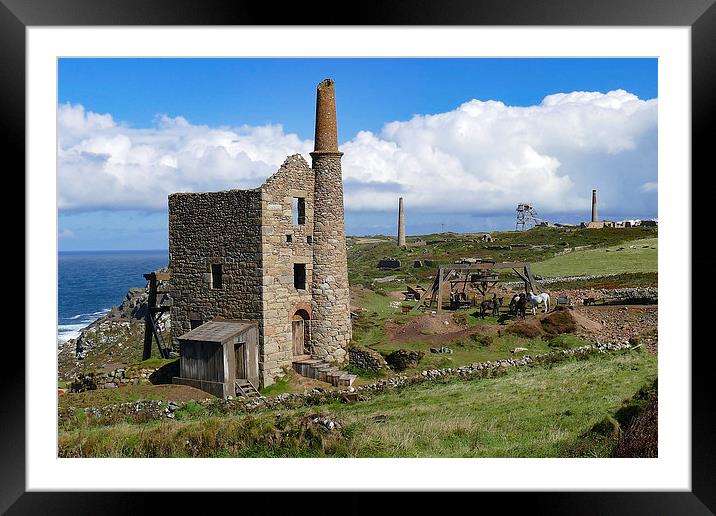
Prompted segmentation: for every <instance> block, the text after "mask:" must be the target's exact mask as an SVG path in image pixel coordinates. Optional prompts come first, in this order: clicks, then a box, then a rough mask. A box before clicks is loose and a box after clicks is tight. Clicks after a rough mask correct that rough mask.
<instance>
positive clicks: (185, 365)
mask: <svg viewBox="0 0 716 516" xmlns="http://www.w3.org/2000/svg"><path fill="white" fill-rule="evenodd" d="M178 340H179V354H180V362H179V364H180V365H179V376H177V377H174V378H173V380H172V381H173V383H178V384H183V385H191V386H192V387H196V388H198V389H201V390H203V391H206V392H209V393H211V394H213V395H214V396H219V397H221V398H226V397H227V396H235V395H236V390H237V385H245V384H246V382H249V383H250V384H251V385H252V386H253V388H254V389H258V387H259V363H258V340H259V328H258V322H255V321H235V320H213V321H209V322H206V323H204V324H202V325H201V326H199V327H197V328H194V329H193V330H191V331H189V332H188V333H185V334H184V335H182V336H181V337H179V338H178Z"/></svg>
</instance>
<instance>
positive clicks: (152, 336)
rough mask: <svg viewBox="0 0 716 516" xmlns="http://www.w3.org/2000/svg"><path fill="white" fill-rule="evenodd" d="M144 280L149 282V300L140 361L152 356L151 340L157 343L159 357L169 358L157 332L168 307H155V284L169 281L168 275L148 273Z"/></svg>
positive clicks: (167, 350)
mask: <svg viewBox="0 0 716 516" xmlns="http://www.w3.org/2000/svg"><path fill="white" fill-rule="evenodd" d="M144 279H146V280H147V281H148V282H149V299H148V300H147V311H146V313H145V314H144V349H143V350H142V360H147V359H148V358H150V357H151V356H152V340H156V341H157V347H158V348H159V355H160V356H161V357H162V358H169V357H170V355H169V347H167V346H165V345H164V342H163V341H162V334H161V333H160V331H159V320H160V319H161V317H162V314H164V312H167V311H168V310H169V307H168V306H157V284H158V283H159V281H167V280H168V279H169V273H168V272H150V273H149V274H145V275H144Z"/></svg>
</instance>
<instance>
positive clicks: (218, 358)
mask: <svg viewBox="0 0 716 516" xmlns="http://www.w3.org/2000/svg"><path fill="white" fill-rule="evenodd" d="M179 348H180V353H181V367H180V368H181V374H180V376H181V377H182V378H193V379H196V380H208V381H211V382H223V381H224V354H223V352H222V346H221V344H218V343H216V342H200V341H181V342H180V344H179Z"/></svg>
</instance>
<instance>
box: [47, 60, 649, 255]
mask: <svg viewBox="0 0 716 516" xmlns="http://www.w3.org/2000/svg"><path fill="white" fill-rule="evenodd" d="M326 77H331V78H333V79H334V80H335V81H336V88H337V93H336V96H337V102H338V117H339V120H338V126H339V139H340V142H341V146H342V147H343V150H344V152H348V151H352V154H351V156H348V155H347V156H346V157H345V158H344V179H345V181H346V210H347V213H346V223H347V231H348V233H350V234H375V233H387V234H392V233H393V232H394V231H393V230H394V228H393V226H394V225H395V221H394V220H393V219H394V218H395V217H394V216H393V215H394V213H393V211H394V207H393V206H392V201H391V199H392V198H393V197H395V199H396V203H397V195H404V196H405V197H406V212H407V215H408V217H410V218H409V219H408V222H409V223H408V233H409V234H419V233H425V232H431V231H440V230H441V228H442V227H443V226H442V225H443V224H444V225H445V226H444V227H445V229H446V230H453V231H480V230H490V229H508V228H510V227H513V226H514V222H513V221H514V208H513V207H512V208H511V207H510V206H512V205H513V204H514V205H516V203H517V202H522V200H523V199H519V200H517V198H516V196H518V195H522V196H523V197H526V198H527V199H529V198H530V194H531V191H533V192H535V193H534V195H535V197H536V199H538V200H542V203H543V205H542V210H541V212H544V213H545V214H555V215H554V216H550V217H549V218H550V219H555V220H556V219H557V218H559V219H569V218H575V217H581V219H580V220H582V219H584V217H585V215H583V214H582V213H581V211H580V210H578V209H576V208H574V207H572V208H569V207H567V206H566V205H567V204H569V203H560V202H559V195H557V194H560V195H567V194H568V193H570V194H571V193H572V192H575V195H576V194H577V193H578V195H579V197H580V202H582V201H583V200H582V199H581V198H582V197H584V198H585V199H586V198H587V197H588V194H589V192H584V191H583V190H586V189H587V188H588V186H589V185H591V184H592V183H598V182H599V181H598V180H597V178H598V177H600V176H601V175H602V174H601V172H600V170H601V168H600V167H603V168H604V169H605V170H606V169H608V170H610V171H616V172H614V173H615V174H619V175H623V174H624V173H631V171H636V170H638V173H637V172H635V173H634V176H635V177H634V181H633V182H631V183H629V182H627V183H628V184H625V185H624V188H626V189H631V190H634V191H638V192H639V193H640V195H642V197H643V202H642V197H639V202H638V203H636V205H633V206H632V207H631V208H630V206H628V204H629V203H626V202H625V200H627V199H630V198H632V197H633V195H634V194H633V193H630V192H629V191H621V190H618V189H616V187H615V186H614V185H613V184H611V183H612V182H607V181H604V185H603V186H602V185H600V186H601V188H602V189H603V190H604V193H603V195H602V196H600V200H601V199H602V198H603V199H604V202H605V205H604V208H605V209H607V211H609V212H610V215H611V216H612V217H613V218H619V217H622V218H633V217H643V218H647V217H656V215H657V214H656V212H655V210H656V182H657V179H656V126H655V110H656V105H655V102H656V101H654V103H651V104H648V103H643V102H641V101H646V100H649V99H656V98H657V96H658V90H657V60H656V59H61V60H60V61H59V90H58V106H59V108H60V110H61V112H60V127H59V132H60V139H61V142H62V143H61V146H62V153H61V159H60V169H59V178H58V190H59V197H60V212H59V213H60V214H59V226H60V227H59V233H60V239H59V246H60V250H80V249H88V250H89V249H160V248H166V246H167V235H166V231H167V230H166V228H167V220H166V219H167V214H166V209H165V208H164V209H163V208H162V206H165V203H166V195H165V194H166V192H164V191H161V187H163V185H166V187H167V188H168V189H169V190H168V191H172V190H171V189H172V188H173V187H186V186H187V185H189V187H191V188H196V189H199V190H202V189H203V190H210V189H217V187H239V188H244V187H251V186H257V185H258V183H260V180H259V178H260V177H261V176H263V177H264V178H265V177H267V176H268V175H270V173H271V170H275V168H276V165H277V164H279V165H280V162H279V163H277V162H276V160H277V159H278V158H277V157H276V155H277V154H276V153H277V152H278V151H279V150H285V152H284V155H287V154H291V153H293V152H301V153H303V154H304V155H306V153H307V150H310V141H311V140H312V138H313V123H314V114H315V104H314V102H315V87H316V84H318V82H320V81H321V80H322V79H324V78H326ZM615 90H624V91H625V92H626V93H625V94H619V95H616V94H615V95H614V96H613V97H595V96H594V95H591V96H585V95H581V96H572V97H564V98H562V97H559V98H556V99H555V100H553V101H550V102H548V104H549V105H548V106H544V105H543V109H541V110H533V108H531V107H530V106H532V107H534V106H540V105H541V104H542V103H543V100H544V99H545V97H547V96H552V95H556V94H569V93H571V92H599V93H601V94H607V93H608V92H613V91H615ZM627 94H628V95H627ZM635 98H636V99H637V100H634V99H635ZM473 99H475V101H479V102H474V103H473V104H470V105H469V106H467V107H464V108H462V109H461V108H460V107H461V106H463V105H465V103H469V102H470V101H472V100H473ZM487 101H498V102H500V103H502V104H503V105H495V104H494V103H493V104H482V103H484V102H487ZM637 101H638V102H637ZM555 106H556V107H555ZM605 106H609V109H611V111H609V113H608V117H607V120H608V122H609V123H612V124H614V127H615V132H616V133H617V134H616V136H614V137H612V136H610V134H609V133H611V132H612V131H611V130H610V128H609V127H608V126H607V127H606V128H605V125H604V124H605V123H606V122H604V120H605V116H604V113H603V111H599V110H604V109H605ZM520 108H521V109H520ZM533 111H535V112H534V113H533ZM90 113H94V114H97V115H109V116H111V119H107V118H92V117H93V116H94V115H91V114H90ZM436 114H446V115H445V116H444V117H442V118H440V119H434V118H431V117H429V116H428V115H436ZM556 116H564V117H565V119H564V120H565V121H566V122H565V123H564V126H565V133H567V132H568V133H571V134H564V135H559V134H552V133H551V132H550V131H552V129H551V128H553V127H555V126H559V125H560V124H561V122H559V120H558V119H556V118H555V117H556ZM612 116H614V118H609V117H612ZM78 117H80V118H78ZM162 117H163V118H162ZM540 117H541V118H540ZM620 117H621V118H620ZM443 118H444V119H445V120H443ZM80 119H81V121H78V120H80ZM515 119H519V120H522V122H520V124H521V125H520V126H519V127H516V126H514V125H509V124H510V121H512V120H515ZM107 120H111V122H110V121H107ZM396 121H397V122H400V124H397V125H393V126H391V128H387V127H386V124H390V123H391V122H396ZM572 123H575V124H578V125H576V126H574V125H571V124H572ZM466 124H467V125H466ZM525 124H526V126H527V129H524V125H525ZM545 124H546V125H545ZM277 126H280V127H277ZM456 127H460V128H462V129H461V130H463V129H465V128H467V130H468V131H469V135H468V138H470V137H474V138H475V140H474V143H470V142H467V144H465V143H464V142H463V143H460V144H459V145H458V143H459V142H458V141H457V140H454V141H453V140H450V139H449V138H447V137H446V136H445V135H446V134H448V133H449V132H450V131H451V129H454V128H456ZM483 127H484V128H485V130H486V131H488V132H489V135H488V137H487V138H482V137H478V135H479V133H480V131H481V129H482V128H483ZM567 127H569V129H567ZM261 128H264V129H261ZM266 128H271V130H268V129H266ZM545 128H547V129H545ZM222 131H223V132H222ZM227 131H229V133H228V134H230V135H234V139H233V140H226V138H224V137H225V136H226V134H227ZM361 131H363V133H361ZM219 132H221V134H218V133H219ZM366 132H368V133H366ZM359 133H360V134H359ZM582 133H583V134H582ZM426 134H428V137H427V139H426V137H425V135H426ZM498 134H504V138H501V139H499V140H497V143H496V142H495V141H491V140H490V138H496V136H495V135H498ZM545 134H549V138H547V137H546V136H544V135H545ZM590 134H595V135H597V136H596V137H595V140H599V142H597V143H595V144H594V145H592V143H591V142H589V141H587V140H589V135H590ZM203 135H206V136H203ZM470 135H472V136H470ZM600 135H601V136H600ZM171 138H178V139H182V138H184V139H192V141H202V142H207V141H208V142H209V143H207V144H206V145H207V147H206V149H203V150H202V151H201V152H202V153H206V154H207V155H208V154H211V153H210V152H208V151H207V149H208V150H210V151H214V150H216V149H219V148H221V147H222V146H224V147H225V148H226V151H227V152H228V155H229V156H230V158H226V159H227V160H229V159H230V160H235V161H227V162H226V163H225V164H222V165H221V166H226V167H228V168H227V170H228V172H226V171H222V172H221V173H219V172H217V173H216V177H212V178H208V179H207V180H206V182H202V181H201V180H200V179H198V178H197V176H201V175H202V174H197V172H196V170H195V167H201V166H206V163H207V162H206V161H200V162H196V163H192V164H191V165H187V166H186V167H187V168H183V167H184V165H182V163H183V161H182V158H181V156H186V152H187V149H185V148H179V147H178V146H177V144H176V143H175V142H174V141H169V140H170V139H171ZM462 138H464V135H463V136H462ZM570 138H572V139H573V141H571V143H570ZM600 138H601V140H600ZM506 140H510V141H515V142H518V141H519V144H517V143H515V144H514V145H511V146H510V145H505V147H504V148H502V144H503V143H504V142H505V141H506ZM225 141H233V142H238V143H236V145H238V148H231V147H230V144H226V143H223V142H225ZM418 141H420V142H423V143H424V147H430V148H431V149H432V151H433V152H432V154H433V155H439V156H441V160H442V161H431V159H432V158H430V157H429V156H422V157H421V156H420V155H421V153H422V149H423V147H415V145H417V143H416V142H418ZM460 142H462V140H460ZM585 142H586V143H585ZM497 147H500V150H499V152H497V151H495V155H492V153H493V150H494V149H496V148H497ZM128 149H129V150H128ZM192 149H194V148H193V147H192ZM247 149H249V150H247ZM386 149H390V152H391V153H392V154H391V155H392V156H393V157H394V160H393V161H389V158H387V157H386ZM470 149H475V152H476V153H477V154H471V152H472V151H471V150H470ZM274 151H275V152H274ZM478 151H479V152H478ZM128 153H129V154H128ZM397 153H402V154H401V155H400V156H398V155H397ZM128 155H129V156H134V157H130V158H127V156H128ZM488 155H489V159H488V158H487V157H485V156H488ZM137 156H140V157H137ZM152 156H155V157H156V159H154V158H153V157H152ZM376 156H378V157H380V159H381V160H383V159H385V160H386V161H385V162H381V163H382V164H379V165H376V164H373V165H370V166H369V165H365V166H364V165H363V164H365V163H369V162H372V161H374V160H373V158H374V157H376ZM306 157H307V158H308V156H306ZM351 157H353V159H352V160H351V159H350V158H351ZM483 157H484V159H483ZM160 158H161V159H162V160H163V161H161V163H159V159H160ZM222 159H223V158H222ZM390 159H392V158H390ZM123 160H125V161H123ZM153 160H154V161H153ZM442 162H448V163H450V164H451V165H450V167H457V168H450V167H448V168H446V169H445V170H442V173H445V174H448V173H449V174H451V177H461V174H465V178H466V184H468V185H482V186H480V187H478V186H475V187H474V192H473V194H474V195H473V197H471V198H474V199H476V202H475V208H474V209H472V208H471V206H470V203H471V201H470V199H471V198H468V197H465V198H461V199H459V200H456V202H455V203H452V202H451V201H450V197H449V192H447V193H445V194H442V197H441V196H437V195H436V196H433V197H432V198H431V196H430V192H429V191H421V190H420V186H419V184H418V182H413V181H411V180H410V177H411V176H406V174H407V173H408V172H407V171H408V170H413V171H414V172H413V173H412V174H411V175H415V174H426V176H427V175H434V174H437V173H440V172H441V171H440V170H439V169H440V168H441V166H440V165H439V164H436V163H442ZM453 162H454V163H453ZM212 163H214V161H212ZM222 163H224V162H223V161H222ZM232 166H235V167H236V178H237V179H236V181H235V184H232V182H231V181H229V182H228V183H227V177H231V170H232V169H231V167H232ZM157 167H159V168H157ZM161 167H164V168H161ZM166 167H170V168H169V169H167V168H166ZM346 167H347V169H346ZM371 167H377V168H371ZM500 167H505V170H506V171H509V173H510V174H514V177H515V178H520V177H524V178H525V185H531V184H536V183H533V182H531V181H543V182H545V183H548V184H553V185H554V188H552V190H551V191H552V192H553V193H554V195H550V194H549V193H548V192H542V193H540V192H537V191H536V190H535V188H529V187H526V188H525V190H524V192H523V193H522V192H520V191H519V190H517V191H514V190H512V189H511V187H510V186H509V185H505V184H501V183H500V181H499V179H495V177H497V176H499V175H500V172H499V170H500ZM592 169H593V171H592V172H593V174H594V178H595V180H594V181H590V180H589V178H584V177H581V175H584V174H585V172H584V171H586V170H592ZM142 171H144V173H146V175H147V177H155V178H157V177H162V178H171V179H169V180H167V179H162V182H160V183H159V186H160V187H159V188H157V185H153V184H152V183H151V181H150V182H149V183H148V184H147V188H151V187H154V188H153V189H154V190H159V192H158V194H157V197H156V198H153V199H148V198H145V196H146V195H149V194H144V193H142V192H139V191H136V190H140V189H141V186H140V185H139V184H138V183H139V179H138V178H141V177H142V174H141V172H142ZM167 171H169V172H173V174H174V175H166V174H168V173H169V172H167ZM496 171H497V172H496ZM505 173H506V174H507V172H505ZM580 174H581V175H580ZM610 174H611V172H610ZM607 175H609V174H607ZM637 176H638V177H637ZM539 178H542V179H539ZM102 181H107V182H106V184H103V183H102ZM157 181H159V180H158V179H157ZM515 181H517V182H519V179H515ZM167 183H168V184H167ZM119 185H123V186H121V188H120V186H119ZM427 186H428V185H426V188H427ZM118 188H120V189H119V190H118ZM371 188H373V190H371ZM480 188H482V189H480ZM434 190H435V188H432V191H434ZM372 191H380V192H383V191H385V192H386V193H385V195H383V196H374V195H372V194H371V192H372ZM394 194H395V195H394ZM483 195H484V196H485V197H483ZM495 197H497V198H499V199H500V201H499V202H497V201H495V202H493V201H492V200H491V199H493V198H495ZM570 198H571V197H570ZM379 199H381V200H380V201H379ZM527 199H525V200H527ZM610 199H611V200H612V202H611V203H610ZM513 200H514V201H515V202H514V203H513V202H512V201H513ZM453 204H454V206H452V205H453ZM573 204H574V206H577V207H578V206H581V204H579V203H578V202H575V203H573ZM537 205H538V211H539V208H540V204H539V203H537ZM411 206H412V207H413V208H414V210H413V211H414V213H412V214H411V213H410V211H411V209H410V208H411ZM570 206H571V205H570ZM602 212H604V209H603V210H602ZM604 216H607V215H606V213H605V215H604ZM411 223H412V224H411ZM410 226H412V228H411V227H410Z"/></svg>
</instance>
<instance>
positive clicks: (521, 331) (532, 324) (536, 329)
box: [505, 319, 542, 339]
mask: <svg viewBox="0 0 716 516" xmlns="http://www.w3.org/2000/svg"><path fill="white" fill-rule="evenodd" d="M505 331H506V332H507V333H512V334H514V335H517V336H519V337H525V338H528V339H533V338H535V337H539V336H540V335H542V329H541V328H540V325H539V323H538V322H537V321H536V320H535V319H525V320H520V321H516V322H514V323H512V324H510V325H509V326H508V327H507V329H506V330H505Z"/></svg>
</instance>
